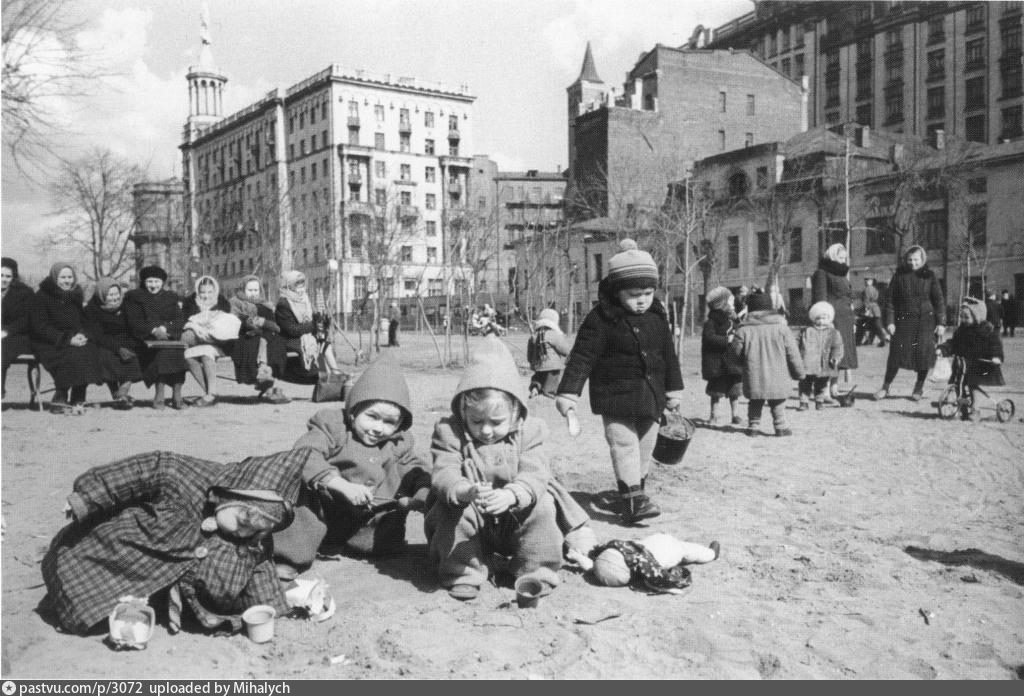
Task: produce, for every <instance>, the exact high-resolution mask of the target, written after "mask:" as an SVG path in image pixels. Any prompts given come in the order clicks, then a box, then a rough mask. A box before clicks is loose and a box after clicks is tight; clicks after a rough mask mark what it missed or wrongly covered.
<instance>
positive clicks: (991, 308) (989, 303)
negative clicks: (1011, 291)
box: [985, 290, 1003, 333]
mask: <svg viewBox="0 0 1024 696" xmlns="http://www.w3.org/2000/svg"><path fill="white" fill-rule="evenodd" d="M985 312H986V314H988V323H989V324H991V325H992V326H993V328H995V330H996V332H997V333H998V332H999V330H1000V329H1001V328H1002V325H1003V322H1002V318H1003V307H1002V305H1001V304H1000V303H999V300H998V299H996V291H995V290H989V291H988V292H987V293H985Z"/></svg>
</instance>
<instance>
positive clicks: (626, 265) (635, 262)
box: [605, 239, 658, 292]
mask: <svg viewBox="0 0 1024 696" xmlns="http://www.w3.org/2000/svg"><path fill="white" fill-rule="evenodd" d="M619 249H621V251H620V252H619V253H618V254H616V255H615V256H613V257H611V259H609V260H608V274H607V275H606V276H605V279H606V280H607V281H608V287H609V289H610V290H611V291H612V292H618V291H619V290H626V289H629V288H654V287H657V286H658V266H657V264H655V263H654V259H653V258H652V257H651V255H650V254H648V253H647V252H646V251H641V250H640V249H638V248H637V246H636V242H634V241H633V240H632V239H623V240H622V241H621V242H620V243H619Z"/></svg>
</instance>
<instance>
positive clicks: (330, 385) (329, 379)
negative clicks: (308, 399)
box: [313, 370, 349, 404]
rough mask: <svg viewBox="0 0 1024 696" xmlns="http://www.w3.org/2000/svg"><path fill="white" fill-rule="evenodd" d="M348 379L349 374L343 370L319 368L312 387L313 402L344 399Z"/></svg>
mask: <svg viewBox="0 0 1024 696" xmlns="http://www.w3.org/2000/svg"><path fill="white" fill-rule="evenodd" d="M348 380H349V375H348V374H347V373H345V372H330V371H329V370H321V371H320V374H319V375H318V376H317V380H316V386H314V387H313V403H317V404H319V403H323V402H324V401H344V400H345V385H346V384H348Z"/></svg>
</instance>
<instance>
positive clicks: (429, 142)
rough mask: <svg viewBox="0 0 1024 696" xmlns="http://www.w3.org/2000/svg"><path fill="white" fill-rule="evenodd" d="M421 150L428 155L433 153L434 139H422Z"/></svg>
mask: <svg viewBox="0 0 1024 696" xmlns="http://www.w3.org/2000/svg"><path fill="white" fill-rule="evenodd" d="M423 152H425V153H426V154H428V155H432V154H434V139H433V138H426V139H425V140H424V141H423Z"/></svg>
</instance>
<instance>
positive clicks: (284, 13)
mask: <svg viewBox="0 0 1024 696" xmlns="http://www.w3.org/2000/svg"><path fill="white" fill-rule="evenodd" d="M202 5H203V2H202V0H71V3H70V6H71V9H72V11H73V13H74V15H75V19H77V20H78V21H79V22H80V25H79V31H78V33H77V38H78V42H79V44H80V46H81V47H82V48H84V49H85V50H87V51H88V52H90V53H91V54H92V55H93V56H94V58H95V60H96V61H98V62H99V63H100V64H101V65H102V67H103V68H104V71H105V72H106V73H107V74H108V75H109V77H106V78H104V79H103V80H102V81H98V82H96V83H95V84H93V85H91V87H90V89H89V90H88V92H89V93H88V94H86V95H83V96H80V97H76V98H74V99H69V100H61V101H60V103H58V104H56V105H55V107H56V109H57V111H58V112H59V113H60V114H61V116H62V118H63V129H62V132H61V134H60V135H59V136H58V137H55V138H54V140H53V143H54V147H55V149H56V150H57V151H58V152H59V153H60V154H61V155H62V156H64V157H67V158H74V157H75V156H76V155H78V156H80V155H82V154H84V153H86V152H88V151H89V150H90V149H91V148H94V147H97V146H100V147H105V148H109V149H110V150H112V151H113V152H115V153H116V154H118V155H121V156H123V157H125V158H127V159H129V160H130V161H132V162H134V163H137V164H139V165H142V166H143V167H145V169H146V170H147V173H148V174H149V175H150V177H151V178H153V179H165V178H168V177H171V176H180V174H181V156H180V152H179V150H178V145H179V144H180V142H181V131H182V126H183V124H184V122H185V118H186V117H187V115H188V101H187V99H188V88H187V83H186V80H185V74H186V73H187V72H188V66H189V65H190V64H193V63H195V62H197V58H198V51H199V45H200V41H199V27H200V15H201V11H202ZM206 5H207V8H208V14H209V19H210V32H211V37H212V41H213V55H214V58H215V60H216V63H217V66H218V67H219V69H220V70H221V72H222V73H224V74H225V75H226V76H227V77H228V83H227V88H226V91H225V95H224V102H225V113H226V114H230V113H233V112H234V111H236V110H238V109H241V108H243V107H245V106H246V105H248V104H250V103H252V102H253V101H255V100H256V99H258V98H260V97H261V96H263V95H264V94H266V93H267V92H268V91H270V90H271V89H274V88H275V87H288V86H290V85H292V84H294V83H296V82H299V81H300V80H302V79H304V78H306V77H308V76H310V75H312V74H313V73H316V72H318V71H319V70H322V69H323V68H326V67H327V66H328V65H330V64H332V63H338V64H340V65H343V66H345V67H350V68H362V69H366V70H369V71H373V72H378V73H380V72H384V73H387V72H391V73H395V74H397V75H405V76H414V77H416V78H419V79H422V80H427V81H438V82H443V83H446V84H448V85H460V84H463V83H466V84H468V85H469V89H470V92H471V93H472V94H474V95H475V96H476V102H475V103H474V107H473V111H474V118H475V120H476V126H475V127H474V131H473V132H474V140H475V143H474V150H475V152H473V153H471V154H486V155H489V156H490V157H491V158H492V159H494V160H495V161H497V163H498V166H499V168H501V169H503V170H506V171H509V170H524V169H540V170H547V171H554V170H555V169H556V168H562V169H564V168H565V167H566V165H567V159H568V154H567V142H566V136H567V130H566V127H567V126H566V119H567V115H566V94H565V88H566V87H568V86H569V85H570V84H571V83H572V82H573V81H574V80H575V79H576V77H577V76H578V75H579V71H580V66H581V64H582V60H583V54H584V51H585V49H586V45H587V42H588V41H590V43H591V47H592V51H593V55H594V61H595V64H596V66H597V71H598V74H599V75H600V76H601V79H602V80H604V81H605V82H606V83H608V84H610V85H613V86H615V87H616V88H617V90H618V91H619V92H620V93H621V90H622V81H623V78H624V76H625V74H626V72H627V71H628V70H629V69H631V68H632V67H633V65H634V64H635V62H636V60H637V58H638V57H639V56H640V55H641V54H642V53H645V52H646V51H648V50H650V49H651V48H653V47H654V45H655V44H657V43H661V44H665V45H668V46H678V45H680V44H683V43H685V42H686V41H687V40H688V39H689V37H690V35H691V34H692V32H693V29H694V27H696V26H697V25H698V24H703V25H704V26H705V27H717V26H719V25H721V24H723V23H725V22H727V21H729V20H731V19H734V18H736V17H739V16H740V15H742V14H745V13H747V12H750V11H751V10H752V9H753V4H752V3H751V2H750V1H749V0H716V1H714V2H712V1H710V0H702V1H700V2H698V1H696V0H632V1H617V0H434V1H431V2H427V1H426V0H420V1H413V0H207V2H206ZM37 178H38V179H40V180H39V181H30V180H28V179H27V178H26V177H25V176H23V175H21V173H20V172H19V171H18V170H17V169H16V168H15V167H14V166H13V165H12V164H11V162H10V161H9V157H8V154H7V153H6V152H4V154H3V163H2V182H3V184H2V207H0V216H2V217H0V219H2V228H0V229H2V232H0V248H2V253H3V255H4V256H12V257H14V258H15V259H16V260H18V262H19V265H20V270H21V273H22V275H23V276H25V275H27V276H31V277H33V278H34V279H39V278H40V277H41V276H42V274H43V273H45V271H46V269H47V268H48V267H49V265H50V263H52V262H54V261H56V260H57V258H55V257H56V256H58V255H59V254H60V252H59V251H58V250H54V249H43V250H40V249H39V244H38V240H39V239H40V238H43V237H45V235H46V232H47V231H48V230H50V229H52V228H53V227H54V226H56V225H58V224H59V218H58V217H57V216H55V215H54V214H53V213H52V211H53V208H54V204H53V201H52V198H51V196H50V194H49V192H48V182H47V181H46V179H45V177H37Z"/></svg>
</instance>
